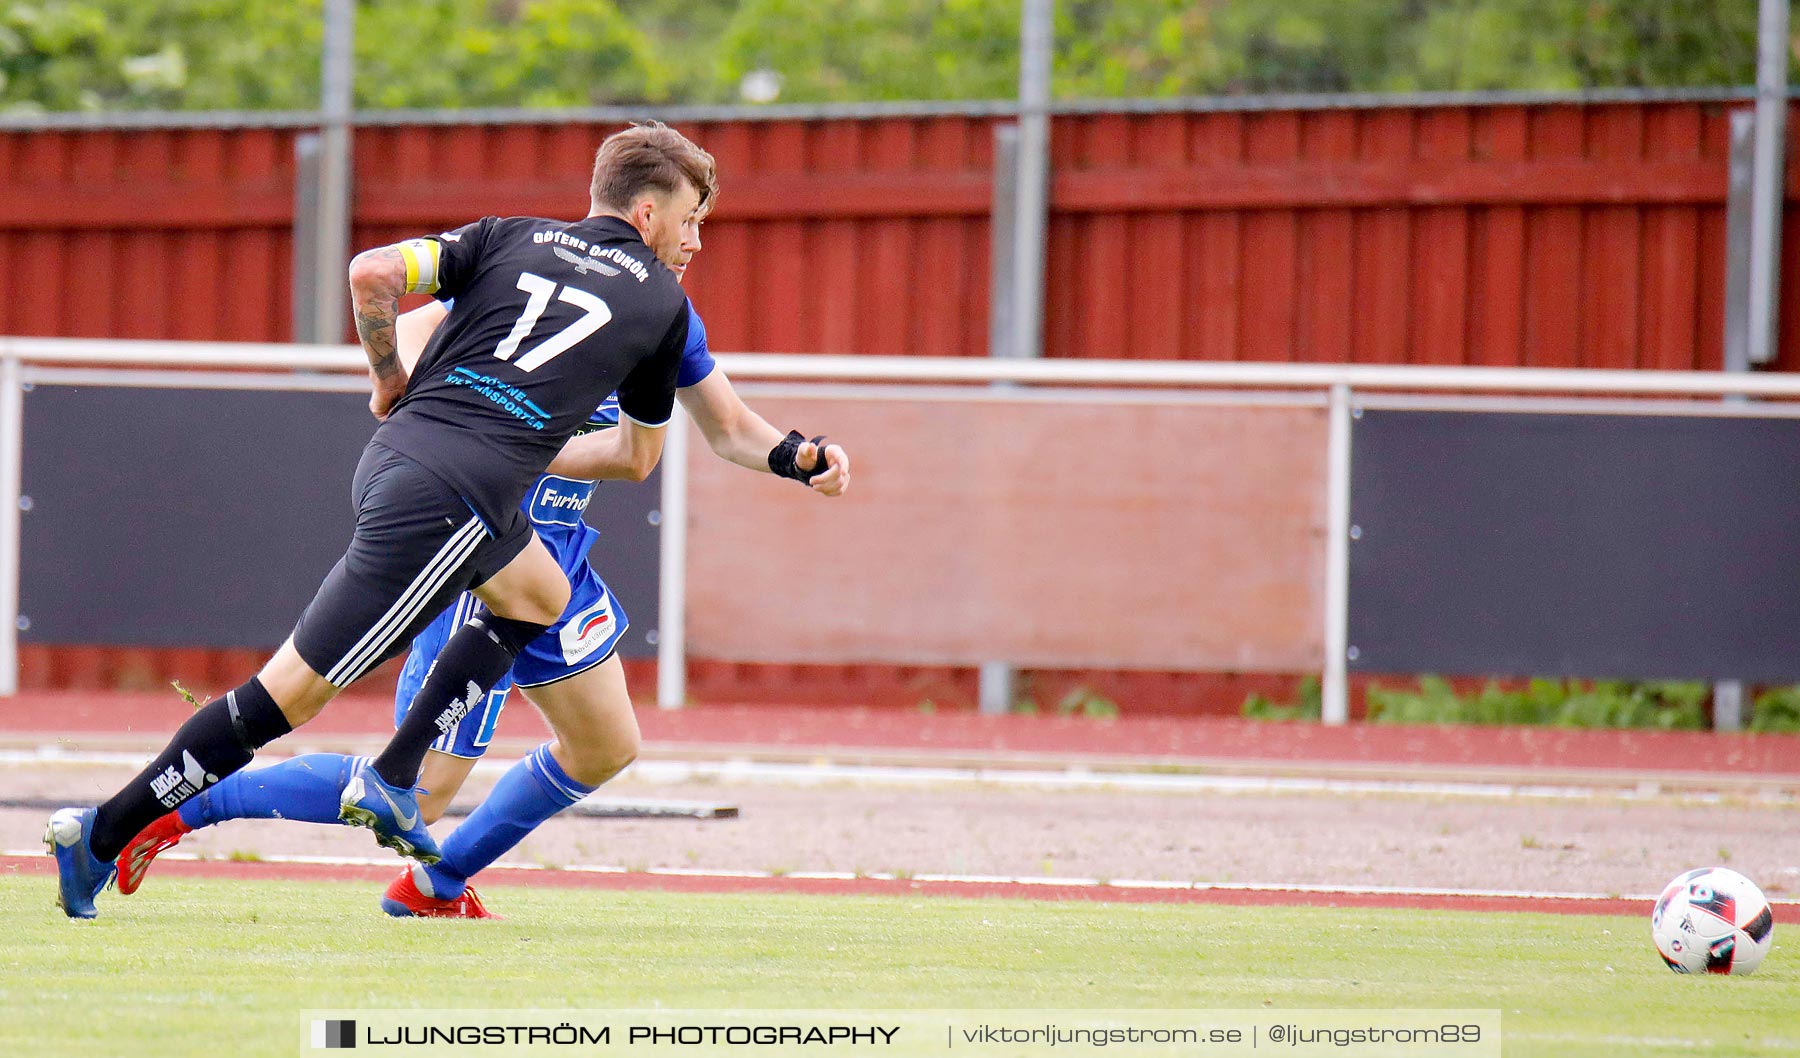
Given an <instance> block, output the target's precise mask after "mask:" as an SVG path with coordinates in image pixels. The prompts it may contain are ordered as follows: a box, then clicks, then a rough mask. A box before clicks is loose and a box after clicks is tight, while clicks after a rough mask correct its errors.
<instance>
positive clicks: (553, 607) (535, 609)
mask: <svg viewBox="0 0 1800 1058" xmlns="http://www.w3.org/2000/svg"><path fill="white" fill-rule="evenodd" d="M568 606H569V582H568V580H567V579H565V578H562V577H558V578H556V579H555V580H553V581H550V580H547V581H545V583H544V584H543V585H541V586H538V587H537V588H536V590H534V591H531V592H528V593H524V594H522V595H521V596H520V597H519V598H517V599H509V600H507V604H506V609H505V611H504V612H502V611H501V610H500V609H498V608H495V611H494V612H495V613H499V614H500V615H501V616H503V617H510V618H512V619H513V620H515V621H519V622H522V623H525V624H534V625H543V626H544V627H546V628H548V627H549V626H551V625H553V624H555V623H556V622H557V621H558V620H559V619H560V618H561V617H562V614H563V611H564V610H565V609H567V608H568Z"/></svg>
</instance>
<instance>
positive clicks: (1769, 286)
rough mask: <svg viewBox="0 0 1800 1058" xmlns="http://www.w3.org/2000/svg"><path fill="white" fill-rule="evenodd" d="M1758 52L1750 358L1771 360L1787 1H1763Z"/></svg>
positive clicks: (1783, 150) (1783, 153)
mask: <svg viewBox="0 0 1800 1058" xmlns="http://www.w3.org/2000/svg"><path fill="white" fill-rule="evenodd" d="M1761 4H1762V6H1761V19H1760V22H1761V25H1760V27H1759V31H1758V38H1757V52H1756V156H1755V161H1754V162H1753V165H1754V171H1753V172H1752V174H1751V178H1750V180H1751V192H1750V198H1751V204H1750V320H1749V330H1748V338H1749V344H1750V362H1751V363H1753V364H1769V363H1773V362H1774V361H1775V356H1776V353H1777V351H1778V350H1777V348H1776V321H1777V319H1778V318H1779V315H1780V311H1781V302H1780V299H1781V199H1782V194H1783V192H1784V190H1785V187H1784V185H1785V182H1786V168H1787V166H1786V163H1787V112H1788V100H1787V92H1788V49H1789V47H1790V46H1791V44H1790V42H1789V40H1788V0H1761Z"/></svg>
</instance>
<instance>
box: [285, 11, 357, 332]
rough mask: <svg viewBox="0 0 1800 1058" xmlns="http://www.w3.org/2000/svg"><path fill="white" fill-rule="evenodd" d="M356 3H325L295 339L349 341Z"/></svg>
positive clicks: (301, 227)
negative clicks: (345, 338)
mask: <svg viewBox="0 0 1800 1058" xmlns="http://www.w3.org/2000/svg"><path fill="white" fill-rule="evenodd" d="M355 44H356V3H355V0H325V46H324V51H323V54H322V56H321V58H320V98H319V104H320V110H321V111H322V113H321V114H320V123H319V132H318V134H317V135H316V136H313V135H305V136H301V137H299V138H298V139H297V140H296V141H295V144H294V150H295V170H296V181H295V207H294V258H295V259H294V340H295V341H296V342H308V343H326V344H335V343H337V342H341V341H343V336H344V329H345V328H344V323H345V318H346V317H345V314H346V311H347V309H346V301H347V298H348V289H347V288H348V282H347V280H346V279H345V269H346V267H347V266H348V264H349V259H350V181H351V169H350V119H351V104H352V90H353V86H354V84H355V77H356V67H355V58H354V49H355Z"/></svg>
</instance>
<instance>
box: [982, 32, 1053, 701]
mask: <svg viewBox="0 0 1800 1058" xmlns="http://www.w3.org/2000/svg"><path fill="white" fill-rule="evenodd" d="M1054 15H1055V3H1054V0H1023V4H1022V6H1021V8H1020V12H1019V123H1018V124H1017V125H1016V126H1008V125H1002V126H998V127H996V128H995V129H994V218H993V233H992V242H993V271H992V276H993V290H992V292H991V295H990V304H991V307H992V316H991V317H990V319H989V323H988V343H989V352H990V353H991V354H992V355H994V356H1016V357H1022V358H1027V359H1029V358H1034V357H1041V356H1043V355H1044V337H1043V335H1044V232H1045V229H1046V227H1047V219H1046V218H1047V214H1048V212H1049V187H1050V177H1049V173H1050V68H1051V44H1052V41H1053V39H1054V35H1055V22H1054ZM1017 696H1018V680H1017V673H1015V672H1014V670H1013V667H1012V666H1011V665H1009V664H1007V663H1006V662H1002V661H988V662H983V663H982V665H981V669H980V682H979V698H978V701H979V703H980V708H981V711H982V712H983V713H988V714H998V713H1005V712H1010V711H1011V709H1012V706H1013V702H1014V700H1015V699H1016V698H1017Z"/></svg>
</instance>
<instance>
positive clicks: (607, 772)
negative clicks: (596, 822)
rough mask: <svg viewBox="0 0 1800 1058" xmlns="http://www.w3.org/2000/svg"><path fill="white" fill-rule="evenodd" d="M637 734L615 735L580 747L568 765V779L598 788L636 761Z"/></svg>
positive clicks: (634, 732)
mask: <svg viewBox="0 0 1800 1058" xmlns="http://www.w3.org/2000/svg"><path fill="white" fill-rule="evenodd" d="M638 746H639V739H638V733H637V732H636V731H632V732H631V733H630V734H629V735H624V734H621V735H617V736H615V737H613V738H609V739H607V740H606V741H605V742H602V743H599V744H596V745H588V746H584V747H582V749H581V750H580V752H578V753H576V754H574V758H575V759H574V760H572V761H571V762H570V764H569V768H568V770H569V778H571V779H574V780H575V781H576V782H578V783H580V784H582V785H583V786H599V785H600V784H601V783H604V782H606V781H608V780H609V779H611V778H612V777H613V776H615V775H617V774H619V773H620V772H622V771H624V770H625V769H626V768H628V767H630V766H631V762H632V761H634V760H637V755H638Z"/></svg>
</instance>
